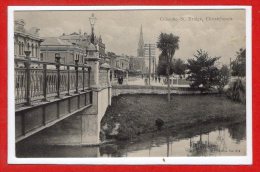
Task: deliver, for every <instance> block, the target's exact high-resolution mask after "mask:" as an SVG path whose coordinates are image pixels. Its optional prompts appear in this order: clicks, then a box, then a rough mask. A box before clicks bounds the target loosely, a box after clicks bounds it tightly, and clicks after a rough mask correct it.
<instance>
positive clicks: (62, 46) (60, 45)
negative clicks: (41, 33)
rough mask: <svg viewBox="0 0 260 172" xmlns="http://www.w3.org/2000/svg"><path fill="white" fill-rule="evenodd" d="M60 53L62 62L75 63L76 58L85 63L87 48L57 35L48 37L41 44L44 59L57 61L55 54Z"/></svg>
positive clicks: (80, 62)
mask: <svg viewBox="0 0 260 172" xmlns="http://www.w3.org/2000/svg"><path fill="white" fill-rule="evenodd" d="M56 53H59V54H60V57H61V59H60V62H61V63H63V64H74V63H75V60H76V59H78V60H79V64H83V63H84V61H85V59H84V57H85V53H86V51H85V49H84V48H82V47H80V46H78V45H77V44H75V43H71V42H68V41H66V40H61V39H60V38H57V37H47V38H45V40H44V41H43V42H42V44H41V57H40V59H41V60H42V61H46V62H55V54H56Z"/></svg>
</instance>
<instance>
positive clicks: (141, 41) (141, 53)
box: [137, 25, 145, 57]
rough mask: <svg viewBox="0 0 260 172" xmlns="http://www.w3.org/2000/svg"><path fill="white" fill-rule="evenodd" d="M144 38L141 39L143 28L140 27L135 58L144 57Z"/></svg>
mask: <svg viewBox="0 0 260 172" xmlns="http://www.w3.org/2000/svg"><path fill="white" fill-rule="evenodd" d="M144 52H145V51H144V38H143V27H142V25H141V29H140V36H139V42H138V48H137V57H144Z"/></svg>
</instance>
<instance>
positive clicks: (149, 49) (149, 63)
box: [148, 44, 151, 85]
mask: <svg viewBox="0 0 260 172" xmlns="http://www.w3.org/2000/svg"><path fill="white" fill-rule="evenodd" d="M148 45H149V85H151V44H148Z"/></svg>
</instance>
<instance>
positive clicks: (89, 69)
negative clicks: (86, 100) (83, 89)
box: [88, 67, 91, 88]
mask: <svg viewBox="0 0 260 172" xmlns="http://www.w3.org/2000/svg"><path fill="white" fill-rule="evenodd" d="M90 72H91V68H90V67H88V88H90Z"/></svg>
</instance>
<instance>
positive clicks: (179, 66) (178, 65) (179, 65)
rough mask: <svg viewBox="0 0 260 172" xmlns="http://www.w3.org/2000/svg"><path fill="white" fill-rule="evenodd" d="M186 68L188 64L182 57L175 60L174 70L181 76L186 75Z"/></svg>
mask: <svg viewBox="0 0 260 172" xmlns="http://www.w3.org/2000/svg"><path fill="white" fill-rule="evenodd" d="M185 70H186V64H185V63H184V61H183V60H181V59H176V60H174V61H173V72H174V73H175V74H177V75H179V76H181V75H184V74H185Z"/></svg>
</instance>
